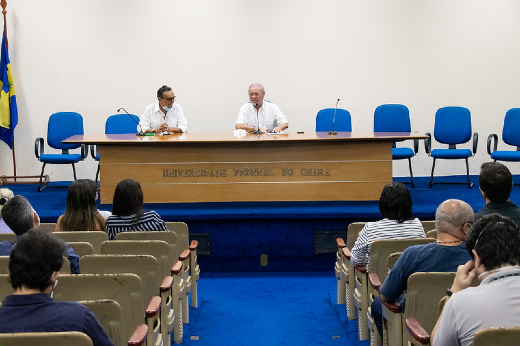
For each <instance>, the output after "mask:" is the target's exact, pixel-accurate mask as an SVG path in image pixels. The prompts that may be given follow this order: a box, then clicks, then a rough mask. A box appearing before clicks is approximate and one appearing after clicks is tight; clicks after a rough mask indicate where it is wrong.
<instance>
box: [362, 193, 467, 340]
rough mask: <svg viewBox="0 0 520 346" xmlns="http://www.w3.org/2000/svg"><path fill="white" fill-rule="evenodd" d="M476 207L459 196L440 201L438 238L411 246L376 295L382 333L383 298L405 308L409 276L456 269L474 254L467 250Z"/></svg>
mask: <svg viewBox="0 0 520 346" xmlns="http://www.w3.org/2000/svg"><path fill="white" fill-rule="evenodd" d="M473 219H474V213H473V209H471V207H470V206H469V205H468V204H467V203H466V202H463V201H461V200H458V199H448V200H446V201H444V202H442V203H441V205H439V207H438V208H437V212H436V213H435V227H436V229H437V241H436V242H434V243H430V244H425V245H414V246H410V247H409V248H407V249H406V250H404V251H403V254H402V255H401V257H399V259H398V260H397V262H396V263H395V265H394V266H393V268H392V270H391V271H390V273H389V274H388V277H387V278H386V279H385V281H384V282H383V284H382V285H381V288H380V290H379V292H380V297H378V298H376V299H374V301H373V302H372V305H371V314H372V317H373V319H374V323H375V324H376V326H377V330H378V331H379V333H380V334H381V335H382V334H383V332H382V329H383V327H382V320H383V314H382V301H386V302H389V303H393V302H398V303H399V304H400V305H401V306H402V308H403V310H404V308H405V307H404V303H405V301H404V300H405V299H404V298H400V297H401V295H402V294H403V293H404V292H405V291H406V288H407V285H408V278H409V277H410V275H412V274H413V273H417V272H454V271H456V270H457V267H458V266H459V265H461V264H464V263H466V262H467V261H468V260H470V259H471V258H470V257H469V255H468V252H467V251H466V244H465V239H466V235H467V234H468V232H469V230H470V229H471V226H472V224H473Z"/></svg>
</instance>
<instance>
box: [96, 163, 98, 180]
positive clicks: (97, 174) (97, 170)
mask: <svg viewBox="0 0 520 346" xmlns="http://www.w3.org/2000/svg"><path fill="white" fill-rule="evenodd" d="M98 179H99V163H98V165H97V172H96V183H97V182H98Z"/></svg>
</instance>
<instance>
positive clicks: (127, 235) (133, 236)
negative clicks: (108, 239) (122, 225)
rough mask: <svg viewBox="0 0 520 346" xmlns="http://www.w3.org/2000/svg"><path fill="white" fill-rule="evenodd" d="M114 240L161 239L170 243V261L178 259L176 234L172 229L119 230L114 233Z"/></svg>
mask: <svg viewBox="0 0 520 346" xmlns="http://www.w3.org/2000/svg"><path fill="white" fill-rule="evenodd" d="M116 240H162V241H165V242H167V243H168V244H169V245H170V252H171V255H172V261H173V262H172V263H175V262H176V261H177V260H178V259H179V255H180V252H178V251H177V234H176V233H175V232H173V231H168V232H163V231H149V232H121V233H118V234H116Z"/></svg>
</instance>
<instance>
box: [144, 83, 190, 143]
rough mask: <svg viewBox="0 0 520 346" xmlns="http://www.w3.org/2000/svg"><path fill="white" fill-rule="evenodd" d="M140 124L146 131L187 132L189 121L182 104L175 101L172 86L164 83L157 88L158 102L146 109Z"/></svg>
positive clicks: (158, 132)
mask: <svg viewBox="0 0 520 346" xmlns="http://www.w3.org/2000/svg"><path fill="white" fill-rule="evenodd" d="M139 126H140V128H141V130H143V131H144V132H146V133H152V132H153V133H157V134H160V133H175V132H177V133H178V132H186V130H187V129H188V121H187V120H186V118H185V117H184V112H183V111H182V107H181V105H179V104H178V103H175V94H174V93H173V91H172V88H170V87H169V86H166V85H163V86H162V87H160V88H159V90H157V102H154V103H152V104H151V105H149V106H147V107H146V108H145V109H144V112H143V115H141V118H140V121H139ZM138 130H139V127H138Z"/></svg>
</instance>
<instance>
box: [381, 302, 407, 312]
mask: <svg viewBox="0 0 520 346" xmlns="http://www.w3.org/2000/svg"><path fill="white" fill-rule="evenodd" d="M383 305H384V306H385V307H386V308H387V309H388V311H390V312H392V313H394V314H400V313H401V312H402V311H403V309H402V307H401V305H400V304H399V303H398V302H391V303H390V302H385V301H383Z"/></svg>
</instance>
